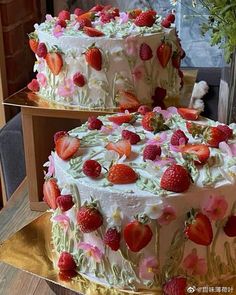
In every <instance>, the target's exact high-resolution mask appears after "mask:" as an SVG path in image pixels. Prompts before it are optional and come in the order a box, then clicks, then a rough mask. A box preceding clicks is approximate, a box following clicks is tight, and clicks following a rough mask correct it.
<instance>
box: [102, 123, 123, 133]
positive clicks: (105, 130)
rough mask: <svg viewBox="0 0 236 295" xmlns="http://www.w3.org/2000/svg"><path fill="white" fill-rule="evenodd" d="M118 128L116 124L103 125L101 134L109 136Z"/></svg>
mask: <svg viewBox="0 0 236 295" xmlns="http://www.w3.org/2000/svg"><path fill="white" fill-rule="evenodd" d="M118 127H119V126H118V125H116V124H112V125H103V126H102V127H101V132H103V133H105V134H111V133H113V132H114V131H115V130H116V129H117V128H118Z"/></svg>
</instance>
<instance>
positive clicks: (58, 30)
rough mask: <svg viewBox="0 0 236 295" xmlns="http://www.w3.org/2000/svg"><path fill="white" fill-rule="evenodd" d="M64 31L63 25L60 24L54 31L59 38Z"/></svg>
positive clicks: (54, 34)
mask: <svg viewBox="0 0 236 295" xmlns="http://www.w3.org/2000/svg"><path fill="white" fill-rule="evenodd" d="M63 31H64V28H63V27H61V26H60V25H56V26H55V27H54V29H53V31H52V33H53V36H54V37H56V38H59V37H60V36H61V35H63Z"/></svg>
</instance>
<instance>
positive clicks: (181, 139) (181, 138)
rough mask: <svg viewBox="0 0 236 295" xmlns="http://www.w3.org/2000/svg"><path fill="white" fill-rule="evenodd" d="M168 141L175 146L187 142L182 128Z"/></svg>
mask: <svg viewBox="0 0 236 295" xmlns="http://www.w3.org/2000/svg"><path fill="white" fill-rule="evenodd" d="M170 143H171V144H172V145H175V146H179V145H185V144H186V143H188V137H187V136H186V135H185V133H184V132H183V131H182V130H180V129H178V130H176V131H175V132H174V133H173V135H172V136H171V139H170Z"/></svg>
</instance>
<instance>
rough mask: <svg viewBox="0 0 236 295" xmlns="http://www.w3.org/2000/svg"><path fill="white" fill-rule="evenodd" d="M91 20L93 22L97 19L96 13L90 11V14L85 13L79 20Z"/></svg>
mask: <svg viewBox="0 0 236 295" xmlns="http://www.w3.org/2000/svg"><path fill="white" fill-rule="evenodd" d="M85 18H87V19H90V20H91V21H93V20H94V18H95V12H94V11H88V12H85V13H83V14H81V15H80V16H78V18H77V20H82V19H85Z"/></svg>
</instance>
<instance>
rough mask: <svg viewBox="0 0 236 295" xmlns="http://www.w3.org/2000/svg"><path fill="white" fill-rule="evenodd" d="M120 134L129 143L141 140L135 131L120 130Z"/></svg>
mask: <svg viewBox="0 0 236 295" xmlns="http://www.w3.org/2000/svg"><path fill="white" fill-rule="evenodd" d="M121 136H122V138H123V139H127V140H129V141H130V143H131V144H136V143H138V142H139V141H140V140H141V138H140V136H139V135H138V134H137V133H135V132H132V131H129V130H122V133H121Z"/></svg>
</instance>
